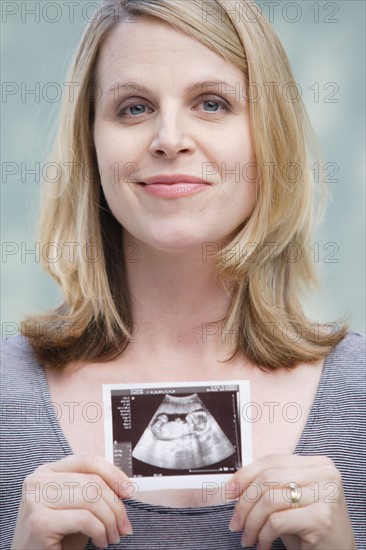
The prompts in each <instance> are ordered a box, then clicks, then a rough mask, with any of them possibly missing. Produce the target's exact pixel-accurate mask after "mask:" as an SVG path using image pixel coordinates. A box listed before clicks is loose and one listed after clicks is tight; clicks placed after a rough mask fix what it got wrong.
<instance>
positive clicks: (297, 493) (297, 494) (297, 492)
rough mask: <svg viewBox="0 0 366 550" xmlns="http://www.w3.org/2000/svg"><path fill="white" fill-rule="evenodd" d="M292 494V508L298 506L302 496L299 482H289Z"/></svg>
mask: <svg viewBox="0 0 366 550" xmlns="http://www.w3.org/2000/svg"><path fill="white" fill-rule="evenodd" d="M288 486H289V488H290V495H291V508H297V506H298V502H299V500H300V498H301V489H300V487H299V486H298V485H297V483H289V484H288Z"/></svg>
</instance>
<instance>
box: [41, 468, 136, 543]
mask: <svg viewBox="0 0 366 550" xmlns="http://www.w3.org/2000/svg"><path fill="white" fill-rule="evenodd" d="M34 476H38V477H39V476H41V481H40V482H39V484H40V485H41V486H42V492H41V496H42V500H43V502H44V503H45V505H46V506H48V507H49V508H51V509H69V508H72V509H78V508H86V509H88V510H89V511H90V512H92V513H93V514H95V515H96V516H97V517H98V518H99V519H100V521H102V522H103V523H104V525H105V526H106V528H107V533H108V538H109V540H110V541H113V540H116V539H117V536H119V535H127V534H128V533H132V528H131V525H130V524H129V521H128V517H127V512H126V510H125V507H124V505H123V504H122V502H121V501H120V499H119V497H118V496H117V495H116V494H115V493H114V491H112V489H111V488H110V487H108V485H107V484H106V483H105V481H104V480H103V479H102V478H101V477H99V476H98V475H96V474H89V475H88V474H79V473H66V474H65V473H64V472H57V473H55V472H54V471H52V470H44V471H42V472H39V471H38V472H37V473H35V474H34V475H33V477H34ZM48 480H49V481H48Z"/></svg>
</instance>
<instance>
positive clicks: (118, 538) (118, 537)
mask: <svg viewBox="0 0 366 550" xmlns="http://www.w3.org/2000/svg"><path fill="white" fill-rule="evenodd" d="M120 540H121V537H120V536H119V535H118V536H117V537H115V539H114V541H113V544H119V543H120Z"/></svg>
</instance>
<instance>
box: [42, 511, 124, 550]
mask: <svg viewBox="0 0 366 550" xmlns="http://www.w3.org/2000/svg"><path fill="white" fill-rule="evenodd" d="M42 522H43V523H44V524H45V525H52V526H53V533H54V537H55V539H56V541H57V542H59V541H62V540H63V539H64V537H65V535H71V534H74V533H83V534H84V535H86V536H87V537H88V538H91V539H92V541H93V542H94V544H95V545H96V546H98V547H99V548H106V547H107V546H108V537H107V532H106V529H105V526H104V524H103V523H102V522H101V521H100V520H99V519H98V518H97V517H95V516H94V514H92V513H91V512H89V510H85V509H80V510H72V511H70V510H57V511H56V510H50V509H46V510H44V512H43V514H42ZM50 542H53V543H54V542H55V540H53V541H51V540H50ZM118 542H119V539H118ZM74 548H75V547H74Z"/></svg>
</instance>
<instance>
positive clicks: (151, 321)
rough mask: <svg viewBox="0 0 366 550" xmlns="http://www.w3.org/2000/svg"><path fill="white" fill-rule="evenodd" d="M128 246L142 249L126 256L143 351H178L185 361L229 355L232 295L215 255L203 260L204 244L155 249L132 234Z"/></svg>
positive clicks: (161, 354) (162, 354)
mask: <svg viewBox="0 0 366 550" xmlns="http://www.w3.org/2000/svg"><path fill="white" fill-rule="evenodd" d="M136 245H138V247H137V246H136ZM124 249H125V250H132V249H135V250H138V253H136V255H135V258H134V261H128V258H126V273H127V281H128V285H129V290H130V295H131V302H132V303H131V306H132V315H133V321H134V329H135V330H134V339H135V340H136V342H137V343H138V350H139V352H141V353H143V354H154V357H156V358H159V357H162V358H163V357H166V356H167V355H169V354H171V355H172V354H174V355H175V356H176V355H177V354H179V356H180V357H181V358H182V361H184V360H187V359H188V358H193V357H194V358H195V359H196V360H201V361H205V360H206V359H207V360H208V361H211V362H212V359H213V357H216V358H218V359H220V360H222V359H224V358H227V357H228V355H227V354H226V355H223V349H224V346H222V345H221V344H222V343H223V341H224V339H223V338H222V328H223V322H222V321H221V319H223V318H224V317H225V316H226V315H227V312H228V309H229V306H230V302H231V298H230V294H229V290H228V288H225V286H224V284H223V283H222V282H221V281H220V280H219V278H218V276H217V270H216V268H215V266H214V263H213V260H212V258H207V261H203V259H202V248H201V247H199V248H197V249H193V248H192V249H190V251H189V252H185V253H180V254H171V253H166V252H162V251H157V250H156V249H154V250H152V249H151V248H150V247H148V246H146V245H144V243H141V242H136V239H134V238H132V236H129V235H128V234H125V235H124ZM205 260H206V258H205ZM133 347H134V348H135V346H133ZM135 349H137V348H135ZM226 351H228V350H226Z"/></svg>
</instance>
